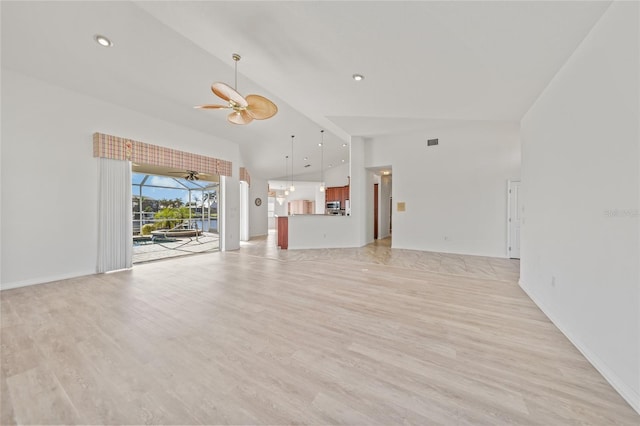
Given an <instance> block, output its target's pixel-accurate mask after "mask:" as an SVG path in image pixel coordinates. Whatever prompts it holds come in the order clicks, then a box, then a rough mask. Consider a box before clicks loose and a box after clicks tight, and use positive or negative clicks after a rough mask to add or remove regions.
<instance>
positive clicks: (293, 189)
mask: <svg viewBox="0 0 640 426" xmlns="http://www.w3.org/2000/svg"><path fill="white" fill-rule="evenodd" d="M295 137H296V136H295V135H291V186H290V187H289V192H293V191H295V190H296V187H295V186H293V138H295Z"/></svg>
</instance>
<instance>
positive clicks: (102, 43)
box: [93, 34, 113, 47]
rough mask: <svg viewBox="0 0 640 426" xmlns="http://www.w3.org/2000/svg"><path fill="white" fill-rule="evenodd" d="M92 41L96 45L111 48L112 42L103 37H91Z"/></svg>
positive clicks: (98, 35)
mask: <svg viewBox="0 0 640 426" xmlns="http://www.w3.org/2000/svg"><path fill="white" fill-rule="evenodd" d="M93 39H94V40H95V41H96V43H98V44H99V45H100V46H102V47H111V46H113V42H112V41H111V40H109V39H108V38H107V37H105V36H103V35H100V34H96V35H94V36H93Z"/></svg>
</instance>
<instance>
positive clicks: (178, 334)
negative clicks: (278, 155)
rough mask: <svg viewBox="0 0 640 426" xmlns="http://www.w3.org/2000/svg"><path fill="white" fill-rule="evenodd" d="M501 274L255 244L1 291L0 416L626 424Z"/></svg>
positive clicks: (440, 259) (375, 254)
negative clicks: (116, 271)
mask: <svg viewBox="0 0 640 426" xmlns="http://www.w3.org/2000/svg"><path fill="white" fill-rule="evenodd" d="M517 270H518V263H517V261H509V260H504V259H488V258H479V257H472V256H452V255H439V254H434V253H421V252H412V251H406V250H403V251H396V250H391V249H390V248H389V247H388V244H385V243H384V242H383V243H381V244H378V245H372V246H368V247H365V248H362V249H345V250H310V251H285V252H278V251H277V250H275V249H274V248H273V247H272V246H271V245H270V244H269V243H268V242H267V240H266V239H259V240H256V241H253V242H251V243H250V244H245V245H244V246H243V248H242V249H241V250H240V251H238V252H226V253H225V252H214V253H207V254H201V255H195V256H192V257H188V258H179V259H171V260H165V261H159V262H154V263H145V264H142V265H138V266H136V267H134V269H133V270H131V271H124V272H118V273H113V274H107V275H96V276H89V277H83V278H76V279H71V280H64V281H60V282H56V283H50V284H44V285H38V286H32V287H27V288H21V289H14V290H8V291H3V292H2V293H1V294H0V297H1V303H2V318H1V319H2V323H1V333H2V334H1V338H2V341H1V363H2V368H1V372H2V374H1V378H0V379H1V380H0V385H1V388H0V391H1V403H2V404H1V410H2V411H1V416H0V421H1V423H2V424H3V425H8V424H13V423H21V424H73V423H82V424H150V423H153V424H203V423H204V424H360V425H362V424H366V425H369V424H381V425H397V424H419V425H431V424H444V425H456V424H474V425H478V424H487V425H501V424H505V425H506V424H508V425H511V424H539V425H561V424H595V425H608V424H629V425H631V424H633V425H637V424H639V423H640V416H638V415H637V414H636V413H635V412H634V411H633V410H632V409H631V408H630V407H629V406H628V405H627V404H626V403H625V402H624V401H623V399H622V398H621V397H620V396H619V395H618V394H617V393H616V392H615V391H614V390H613V389H612V388H611V386H609V384H607V383H606V382H605V380H604V379H603V378H602V377H601V376H600V375H599V374H598V373H597V372H596V371H595V369H594V368H593V367H592V366H591V365H590V364H589V363H588V362H587V361H586V360H585V359H584V358H583V357H582V356H581V355H580V353H579V352H578V351H577V350H576V349H575V348H574V347H573V346H572V345H571V344H570V343H569V342H568V341H567V339H566V338H564V336H563V335H562V334H561V333H560V332H559V331H558V330H557V329H556V328H555V327H554V326H553V325H552V324H551V323H550V322H549V320H547V318H546V317H545V316H544V315H543V314H542V313H541V312H540V310H538V309H537V308H536V306H535V305H534V304H533V303H532V302H531V300H529V299H528V298H527V296H526V295H525V294H524V293H523V291H522V290H521V289H520V288H519V287H518V285H517ZM514 271H515V274H514Z"/></svg>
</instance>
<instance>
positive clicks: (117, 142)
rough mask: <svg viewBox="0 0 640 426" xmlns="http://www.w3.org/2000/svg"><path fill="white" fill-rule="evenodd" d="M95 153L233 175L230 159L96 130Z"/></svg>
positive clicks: (117, 158) (94, 138) (96, 155)
mask: <svg viewBox="0 0 640 426" xmlns="http://www.w3.org/2000/svg"><path fill="white" fill-rule="evenodd" d="M93 156H94V157H101V158H111V159H114V160H128V161H131V162H134V163H139V164H150V165H153V166H164V167H171V168H175V169H182V170H193V171H196V172H200V173H207V174H211V175H219V176H232V172H231V170H232V163H231V161H226V160H219V159H217V158H213V157H205V156H204V155H197V154H191V153H189V152H184V151H178V150H175V149H171V148H163V147H161V146H157V145H150V144H148V143H143V142H138V141H134V140H132V139H125V138H120V137H118V136H111V135H105V134H103V133H94V134H93ZM241 177H242V175H241Z"/></svg>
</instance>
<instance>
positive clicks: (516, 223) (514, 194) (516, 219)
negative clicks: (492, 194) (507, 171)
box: [508, 180, 522, 259]
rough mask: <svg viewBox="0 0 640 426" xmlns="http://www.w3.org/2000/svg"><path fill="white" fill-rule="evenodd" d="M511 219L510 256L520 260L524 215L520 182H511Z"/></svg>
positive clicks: (509, 218)
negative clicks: (522, 218) (521, 229)
mask: <svg viewBox="0 0 640 426" xmlns="http://www.w3.org/2000/svg"><path fill="white" fill-rule="evenodd" d="M508 198H509V217H508V221H509V222H508V230H509V232H508V234H509V237H508V239H509V241H508V254H509V257H510V258H511V259H520V219H521V215H522V197H521V196H520V181H519V180H510V181H509V194H508Z"/></svg>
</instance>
